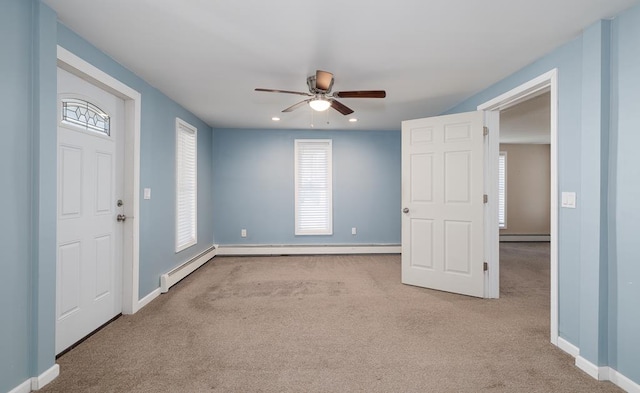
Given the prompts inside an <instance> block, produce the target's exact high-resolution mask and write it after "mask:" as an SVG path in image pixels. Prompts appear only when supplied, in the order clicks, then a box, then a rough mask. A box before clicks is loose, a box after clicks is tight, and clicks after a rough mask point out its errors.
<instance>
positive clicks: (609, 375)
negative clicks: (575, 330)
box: [558, 337, 640, 393]
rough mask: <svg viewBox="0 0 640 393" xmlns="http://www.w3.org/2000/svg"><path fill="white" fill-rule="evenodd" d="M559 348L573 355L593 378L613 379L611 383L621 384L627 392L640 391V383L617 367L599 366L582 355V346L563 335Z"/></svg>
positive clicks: (577, 363)
mask: <svg viewBox="0 0 640 393" xmlns="http://www.w3.org/2000/svg"><path fill="white" fill-rule="evenodd" d="M558 348H560V349H562V350H563V351H565V352H566V353H568V354H569V355H571V356H573V357H574V358H575V365H576V367H578V368H579V369H580V370H582V371H584V372H585V373H587V374H588V375H589V376H590V377H591V378H593V379H597V380H598V381H611V383H613V384H615V385H617V386H619V387H620V388H622V389H623V390H624V391H626V392H630V393H640V384H638V383H636V382H634V381H632V380H631V379H629V378H627V377H626V376H624V375H622V374H621V373H620V372H618V371H617V370H616V369H613V368H611V367H608V366H603V367H598V366H596V365H595V364H593V363H591V362H590V361H588V360H587V359H585V358H583V357H582V356H580V348H578V347H576V346H575V345H573V344H571V343H570V342H568V341H567V340H565V339H564V338H562V337H558Z"/></svg>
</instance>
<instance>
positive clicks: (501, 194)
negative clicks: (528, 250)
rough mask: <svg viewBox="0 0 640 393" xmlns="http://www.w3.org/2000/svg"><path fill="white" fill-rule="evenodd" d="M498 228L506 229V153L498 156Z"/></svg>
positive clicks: (502, 152)
mask: <svg viewBox="0 0 640 393" xmlns="http://www.w3.org/2000/svg"><path fill="white" fill-rule="evenodd" d="M498 226H499V227H500V228H501V229H505V228H506V227H507V152H506V151H501V152H500V155H499V156H498Z"/></svg>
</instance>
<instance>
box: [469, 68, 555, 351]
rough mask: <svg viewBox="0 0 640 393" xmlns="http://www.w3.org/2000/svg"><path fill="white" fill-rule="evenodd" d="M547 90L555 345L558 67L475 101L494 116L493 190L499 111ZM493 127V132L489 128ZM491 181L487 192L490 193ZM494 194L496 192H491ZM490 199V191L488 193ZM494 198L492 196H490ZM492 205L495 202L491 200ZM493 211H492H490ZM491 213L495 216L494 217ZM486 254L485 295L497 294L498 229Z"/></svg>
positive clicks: (491, 141)
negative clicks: (498, 93) (489, 98)
mask: <svg viewBox="0 0 640 393" xmlns="http://www.w3.org/2000/svg"><path fill="white" fill-rule="evenodd" d="M547 91H549V92H550V94H551V116H550V117H551V124H550V130H551V195H550V198H551V255H550V259H551V266H550V268H551V305H550V308H551V329H550V330H551V343H552V344H554V345H556V346H557V345H558V69H557V68H554V69H552V70H551V71H549V72H546V73H544V74H542V75H540V76H538V77H536V78H534V79H532V80H530V81H528V82H526V83H523V84H522V85H520V86H518V87H515V88H514V89H512V90H509V91H508V92H506V93H504V94H502V95H500V96H498V97H495V98H493V99H491V100H489V101H487V102H485V103H483V104H480V105H478V110H483V111H488V112H489V113H491V112H493V113H496V114H498V116H490V117H489V118H490V119H493V120H492V121H490V123H494V124H487V125H488V126H489V128H490V130H492V131H490V132H489V154H488V158H489V161H488V162H487V163H486V164H487V165H488V169H489V172H490V173H491V174H492V176H491V178H492V180H493V179H495V185H496V187H495V189H496V192H497V173H498V154H499V150H500V138H499V137H500V131H499V112H500V111H502V110H505V109H507V108H509V107H512V106H514V105H516V104H519V103H520V102H522V101H525V100H527V99H530V98H533V97H535V96H537V95H539V94H542V93H545V92H547ZM493 130H496V131H497V132H493ZM493 189H494V187H493V182H492V184H491V187H490V188H489V190H488V191H489V192H490V193H493V191H494V190H493ZM493 194H494V195H496V196H497V194H496V193H493ZM490 199H491V194H490ZM494 200H496V199H494ZM493 205H496V204H493ZM493 213H495V214H493ZM494 216H495V217H494ZM489 217H490V220H491V219H492V218H495V221H496V222H495V225H496V228H497V225H498V223H497V217H498V213H497V205H496V206H495V211H493V212H492V213H491V214H490V215H489ZM488 236H490V238H489V239H488V243H489V244H490V247H489V249H488V253H489V255H488V257H489V276H490V277H489V297H496V298H497V297H498V294H499V293H500V284H499V279H498V278H499V260H498V259H499V234H498V231H497V230H496V231H488Z"/></svg>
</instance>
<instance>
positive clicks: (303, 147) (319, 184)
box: [295, 139, 333, 235]
mask: <svg viewBox="0 0 640 393" xmlns="http://www.w3.org/2000/svg"><path fill="white" fill-rule="evenodd" d="M331 167H332V144H331V140H330V139H297V140H296V141H295V234H296V235H331V234H332V233H333V217H332V216H333V207H332V203H333V201H332V168H331Z"/></svg>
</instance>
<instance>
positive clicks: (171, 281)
mask: <svg viewBox="0 0 640 393" xmlns="http://www.w3.org/2000/svg"><path fill="white" fill-rule="evenodd" d="M214 256H216V247H215V246H211V247H210V248H208V249H206V250H204V251H203V252H201V253H200V254H198V255H196V256H195V257H193V258H191V259H189V260H188V261H186V262H185V263H183V264H181V265H180V266H177V267H176V268H174V269H172V270H170V271H169V272H168V273H165V274H163V275H162V276H160V291H161V292H162V293H166V292H168V291H169V288H171V287H172V286H174V285H175V284H176V283H178V282H179V281H180V280H182V279H183V278H185V277H187V276H188V275H189V274H191V273H193V272H194V271H195V270H196V269H197V268H199V267H200V266H202V265H204V264H205V263H207V262H208V261H209V260H210V259H211V258H213V257H214Z"/></svg>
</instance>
